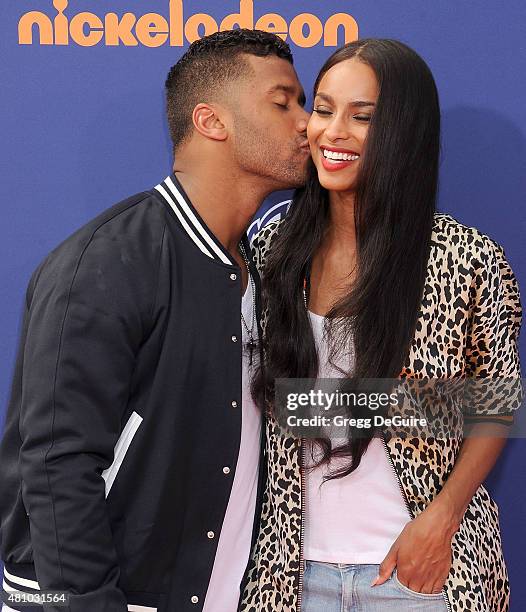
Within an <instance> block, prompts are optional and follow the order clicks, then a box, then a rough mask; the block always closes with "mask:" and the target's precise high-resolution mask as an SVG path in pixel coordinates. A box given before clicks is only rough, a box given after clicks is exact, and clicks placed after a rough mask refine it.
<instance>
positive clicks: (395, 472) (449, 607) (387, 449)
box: [382, 432, 451, 612]
mask: <svg viewBox="0 0 526 612" xmlns="http://www.w3.org/2000/svg"><path fill="white" fill-rule="evenodd" d="M382 442H383V445H384V448H385V453H386V455H387V459H388V460H389V464H390V466H391V468H392V470H393V472H394V475H395V477H396V482H397V483H398V487H399V489H400V493H401V494H402V499H403V500H404V503H405V507H406V508H407V512H408V513H409V517H410V518H411V520H413V519H414V518H415V515H414V514H413V511H412V510H411V506H410V505H409V502H408V501H407V497H406V494H405V491H404V487H403V486H402V481H401V480H400V478H399V476H398V472H397V471H396V468H395V466H394V463H393V459H392V457H391V453H390V452H389V447H388V446H387V442H386V440H385V434H384V432H382ZM442 597H443V598H444V602H445V604H446V608H447V610H448V612H451V604H450V603H449V599H448V597H447V593H446V590H445V589H442Z"/></svg>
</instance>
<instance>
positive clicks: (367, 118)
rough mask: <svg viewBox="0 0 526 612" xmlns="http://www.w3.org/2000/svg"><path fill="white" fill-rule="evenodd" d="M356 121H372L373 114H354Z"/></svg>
mask: <svg viewBox="0 0 526 612" xmlns="http://www.w3.org/2000/svg"><path fill="white" fill-rule="evenodd" d="M353 119H356V121H371V115H353Z"/></svg>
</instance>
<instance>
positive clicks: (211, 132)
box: [192, 103, 228, 140]
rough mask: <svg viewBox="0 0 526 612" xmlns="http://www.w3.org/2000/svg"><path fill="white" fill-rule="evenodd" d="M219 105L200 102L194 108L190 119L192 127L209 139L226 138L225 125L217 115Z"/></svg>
mask: <svg viewBox="0 0 526 612" xmlns="http://www.w3.org/2000/svg"><path fill="white" fill-rule="evenodd" d="M219 111H220V107H218V106H216V105H212V104H204V103H200V104H198V105H197V106H196V107H195V108H194V112H193V113H192V121H193V123H194V128H195V129H196V130H197V131H198V132H199V133H200V134H201V135H202V136H204V137H205V138H210V139H211V140H226V138H227V135H228V134H227V130H226V126H225V124H224V123H223V121H222V120H221V117H220V116H219Z"/></svg>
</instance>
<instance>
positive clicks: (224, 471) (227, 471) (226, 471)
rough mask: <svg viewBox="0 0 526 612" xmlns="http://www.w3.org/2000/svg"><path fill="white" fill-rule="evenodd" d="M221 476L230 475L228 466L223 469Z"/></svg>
mask: <svg viewBox="0 0 526 612" xmlns="http://www.w3.org/2000/svg"><path fill="white" fill-rule="evenodd" d="M223 474H230V468H229V467H228V466H226V465H225V467H224V468H223Z"/></svg>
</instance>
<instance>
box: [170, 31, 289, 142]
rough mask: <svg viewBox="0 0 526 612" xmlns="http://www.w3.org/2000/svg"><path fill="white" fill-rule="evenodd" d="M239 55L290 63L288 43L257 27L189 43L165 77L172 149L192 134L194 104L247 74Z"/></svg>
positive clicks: (246, 66) (208, 98)
mask: <svg viewBox="0 0 526 612" xmlns="http://www.w3.org/2000/svg"><path fill="white" fill-rule="evenodd" d="M242 54H248V55H256V56H258V57H266V56H268V55H276V56H277V57H280V58H282V59H284V60H286V61H288V62H290V63H291V64H292V63H293V60H292V53H291V51H290V47H289V45H288V44H287V43H286V42H284V41H283V40H282V39H281V38H280V37H279V36H276V35H275V34H271V33H269V32H263V31H261V30H248V29H243V28H241V29H236V30H227V31H225V32H217V33H215V34H211V35H210V36H205V37H204V38H201V39H200V40H196V41H195V42H193V43H192V44H191V45H190V47H189V48H188V51H187V52H186V53H185V54H184V55H183V56H182V57H181V59H180V60H179V61H178V62H177V64H175V66H172V68H171V69H170V72H169V73H168V77H167V79H166V106H167V114H168V127H169V129H170V135H171V137H172V142H173V146H174V151H175V150H176V149H177V148H178V147H179V146H180V145H181V144H182V143H183V142H184V141H185V140H186V139H187V138H188V137H189V136H190V134H191V133H192V126H193V123H192V113H193V111H194V108H195V107H196V106H197V104H199V103H200V102H210V101H211V100H213V99H214V98H215V97H216V96H217V94H218V93H219V92H221V90H222V89H223V88H224V87H225V85H227V84H228V83H229V82H232V81H234V80H236V79H238V78H240V77H242V76H247V75H249V74H250V72H251V70H252V69H251V67H250V65H249V63H248V62H247V61H246V60H245V59H244V58H243V57H242Z"/></svg>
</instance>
